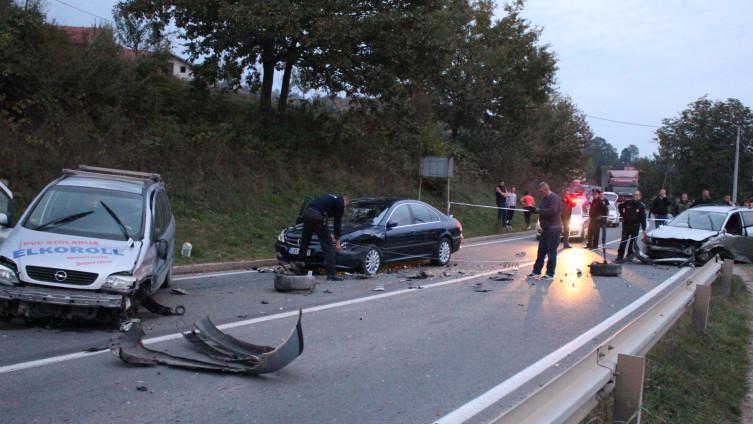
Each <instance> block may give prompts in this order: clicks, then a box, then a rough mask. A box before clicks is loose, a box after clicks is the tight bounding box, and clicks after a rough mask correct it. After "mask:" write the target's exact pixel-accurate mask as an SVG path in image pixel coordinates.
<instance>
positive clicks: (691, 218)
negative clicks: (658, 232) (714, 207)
mask: <svg viewBox="0 0 753 424" xmlns="http://www.w3.org/2000/svg"><path fill="white" fill-rule="evenodd" d="M725 218H727V214H726V213H724V212H711V211H699V210H693V209H689V210H687V211H685V212H683V213H681V214H679V215H677V218H675V219H673V220H672V221H671V222H670V223H669V224H667V225H669V226H670V227H682V228H693V229H697V230H708V231H721V229H722V224H724V219H725Z"/></svg>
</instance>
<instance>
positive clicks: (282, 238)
mask: <svg viewBox="0 0 753 424" xmlns="http://www.w3.org/2000/svg"><path fill="white" fill-rule="evenodd" d="M277 241H281V242H283V243H284V242H285V230H282V231H280V234H279V235H278V236H277Z"/></svg>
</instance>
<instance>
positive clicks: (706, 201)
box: [690, 189, 716, 208]
mask: <svg viewBox="0 0 753 424" xmlns="http://www.w3.org/2000/svg"><path fill="white" fill-rule="evenodd" d="M714 205H716V202H715V201H714V199H712V198H711V192H710V191H709V190H708V189H703V190H702V191H701V198H700V199H698V200H696V201H695V202H693V204H692V205H691V206H690V207H691V208H694V207H696V206H714Z"/></svg>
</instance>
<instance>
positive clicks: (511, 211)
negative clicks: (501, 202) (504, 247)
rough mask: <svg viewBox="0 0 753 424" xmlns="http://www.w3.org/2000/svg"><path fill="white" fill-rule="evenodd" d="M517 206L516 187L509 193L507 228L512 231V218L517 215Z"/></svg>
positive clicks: (511, 188)
mask: <svg viewBox="0 0 753 424" xmlns="http://www.w3.org/2000/svg"><path fill="white" fill-rule="evenodd" d="M516 206H518V195H517V194H516V193H515V186H512V187H510V191H509V192H508V193H507V207H508V209H507V228H509V229H512V217H513V215H515V210H514V209H515V207H516Z"/></svg>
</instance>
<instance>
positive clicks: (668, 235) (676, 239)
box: [645, 206, 753, 264]
mask: <svg viewBox="0 0 753 424" xmlns="http://www.w3.org/2000/svg"><path fill="white" fill-rule="evenodd" d="M645 249H646V251H645V253H646V254H647V255H648V257H649V258H650V259H651V260H653V261H654V262H688V261H690V262H695V263H697V264H702V263H705V262H706V261H708V260H709V259H711V258H713V257H714V256H716V255H717V254H719V255H720V256H721V257H722V258H728V259H734V260H736V261H739V262H745V263H751V262H753V209H748V208H742V207H732V206H699V207H695V208H692V209H688V210H686V211H685V212H683V213H681V214H679V215H677V217H675V218H674V219H672V220H671V221H670V222H668V223H667V224H665V225H662V226H661V227H659V228H657V229H656V230H653V231H651V232H649V233H648V234H647V236H646V239H645Z"/></svg>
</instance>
